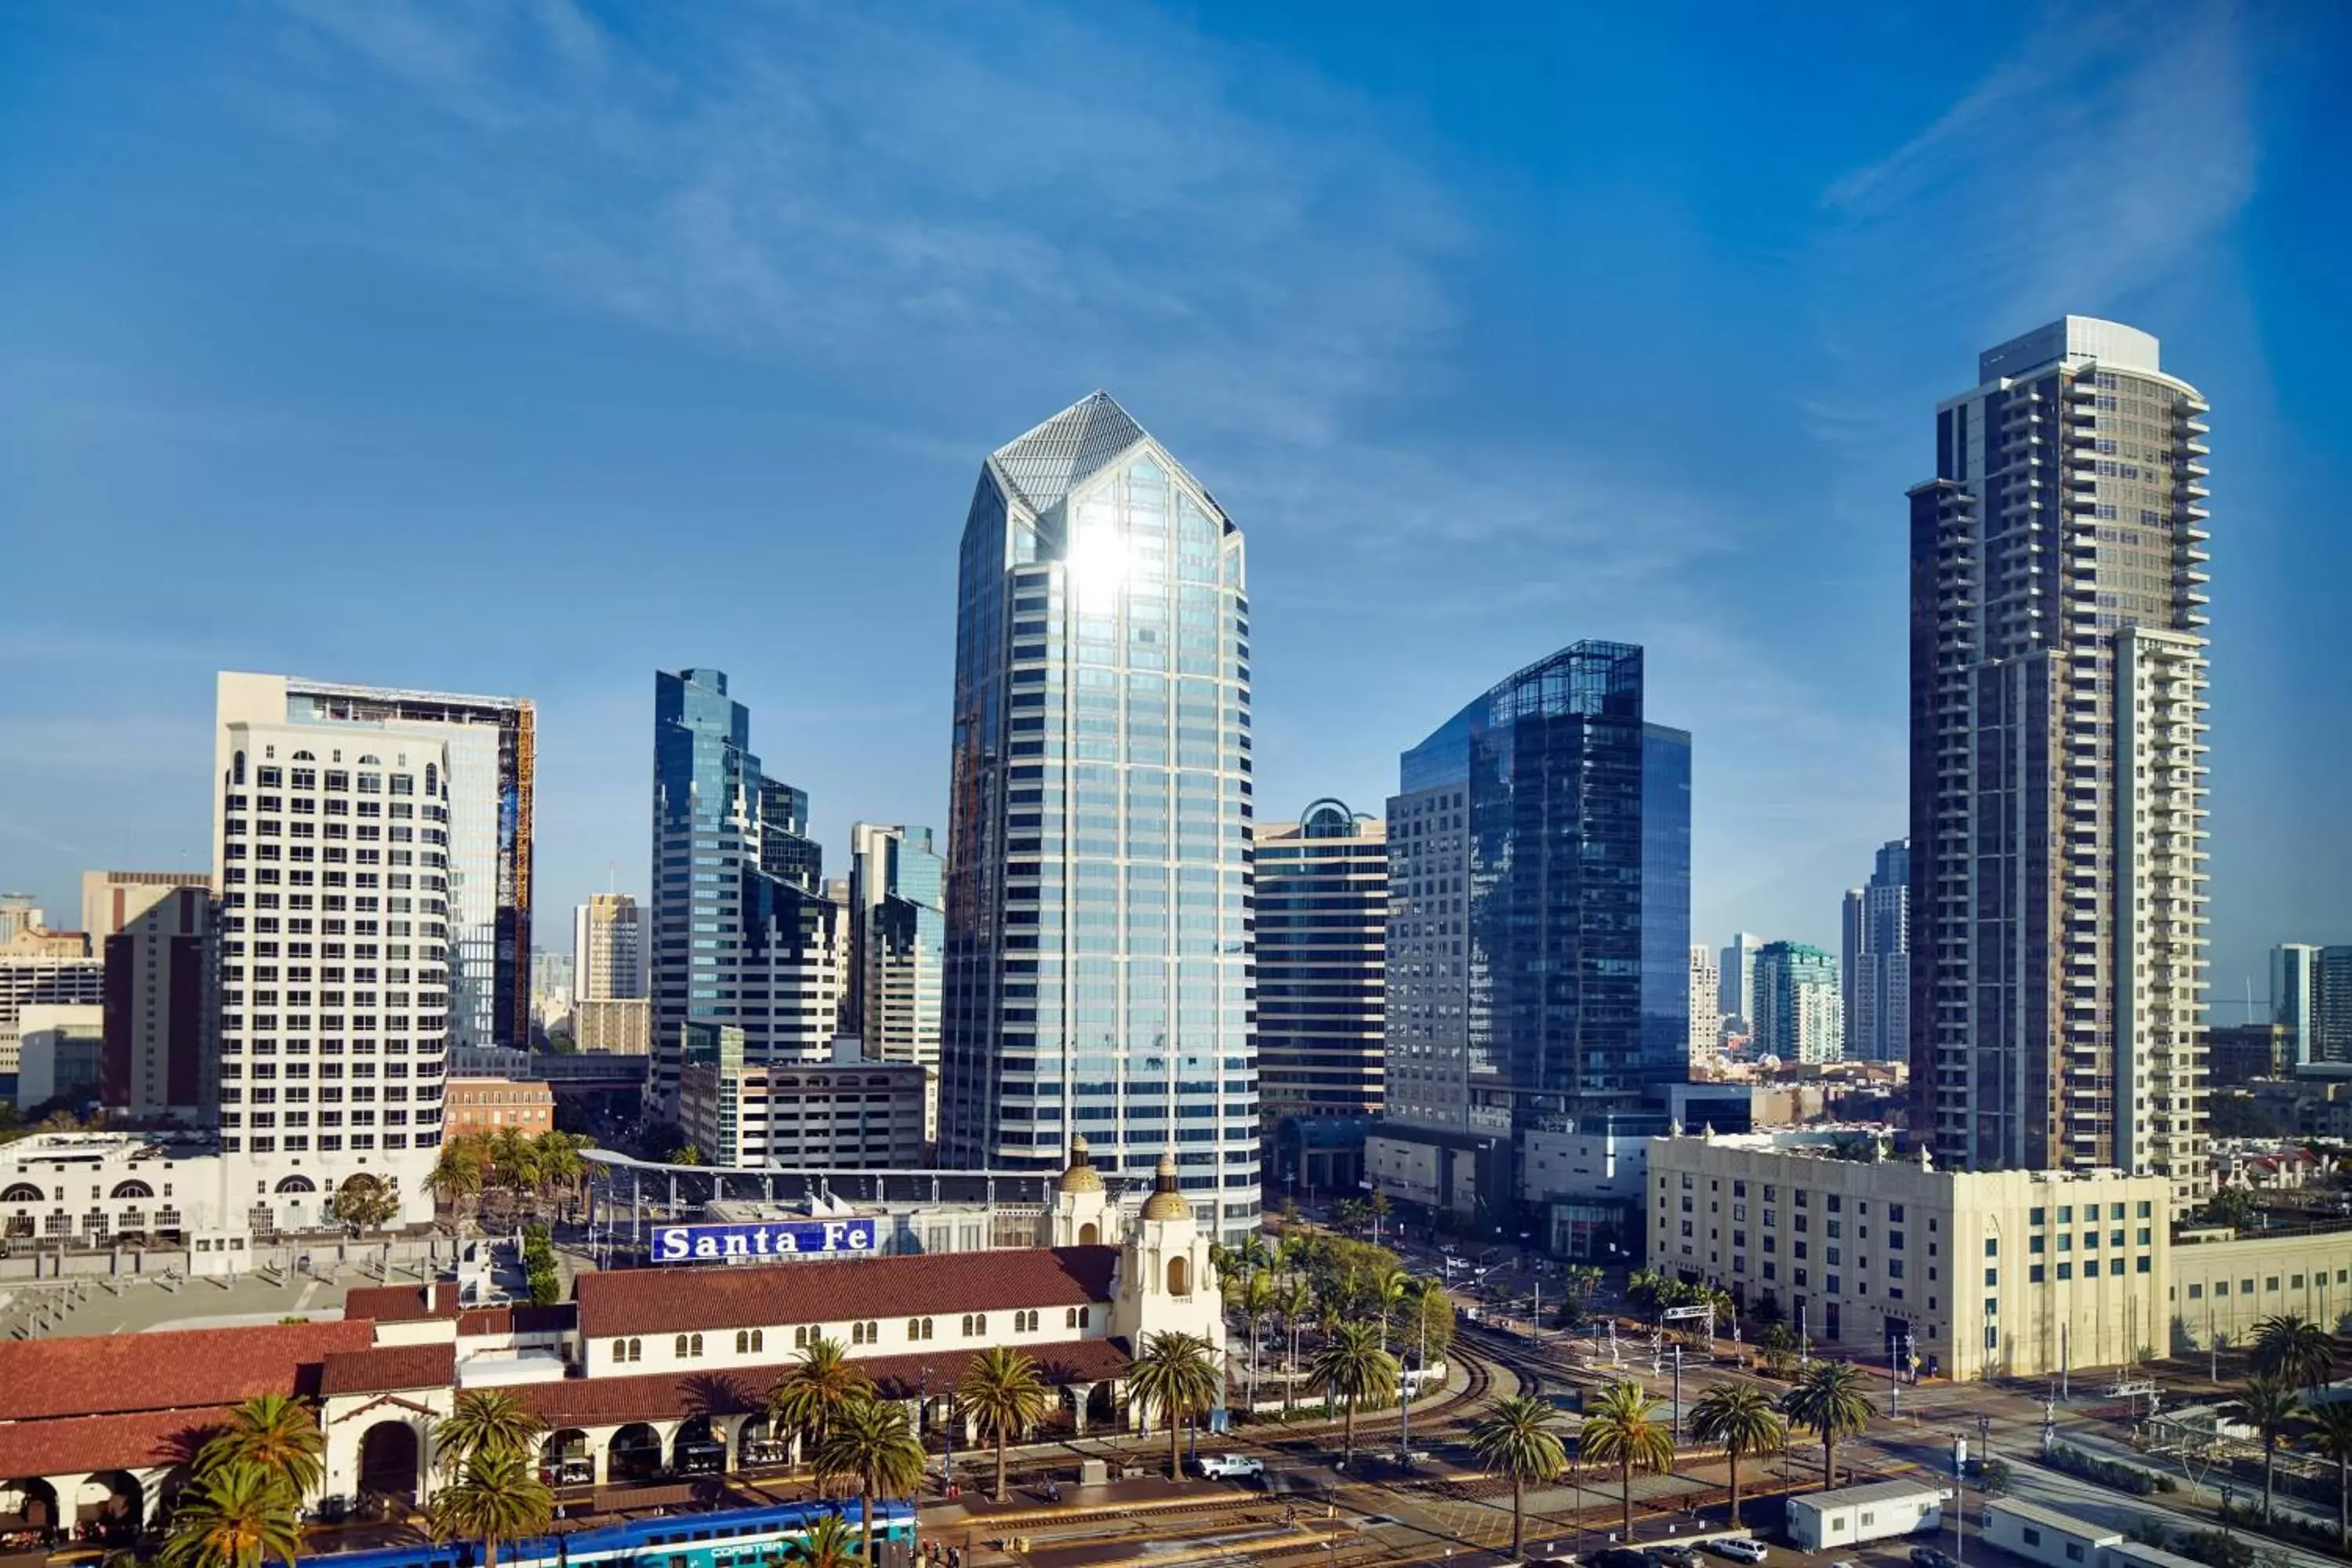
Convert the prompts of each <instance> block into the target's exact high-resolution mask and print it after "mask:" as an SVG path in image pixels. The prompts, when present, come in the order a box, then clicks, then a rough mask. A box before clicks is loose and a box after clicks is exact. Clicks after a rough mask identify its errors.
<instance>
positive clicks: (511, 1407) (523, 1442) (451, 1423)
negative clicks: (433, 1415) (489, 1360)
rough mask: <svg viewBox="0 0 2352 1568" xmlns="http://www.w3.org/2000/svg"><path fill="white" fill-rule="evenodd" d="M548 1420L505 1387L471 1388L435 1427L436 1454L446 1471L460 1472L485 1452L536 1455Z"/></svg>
mask: <svg viewBox="0 0 2352 1568" xmlns="http://www.w3.org/2000/svg"><path fill="white" fill-rule="evenodd" d="M544 1436H547V1423H546V1422H544V1421H541V1419H540V1418H539V1417H538V1416H536V1415H532V1414H531V1413H530V1411H528V1410H526V1409H524V1408H523V1407H522V1405H520V1404H519V1403H517V1402H516V1400H515V1397H514V1395H512V1394H508V1393H506V1392H505V1391H504V1390H502V1389H496V1388H469V1389H467V1390H465V1391H464V1392H463V1393H461V1394H458V1395H457V1405H456V1406H455V1408H453V1409H452V1410H451V1411H450V1413H449V1414H448V1415H445V1416H443V1417H442V1418H441V1420H440V1421H438V1422H437V1423H436V1424H435V1426H434V1427H433V1449H434V1454H435V1457H436V1460H437V1462H438V1463H439V1465H440V1467H441V1468H442V1470H443V1472H444V1473H445V1474H451V1475H454V1474H456V1473H457V1471H458V1470H461V1469H463V1468H465V1467H466V1466H467V1464H468V1463H469V1462H471V1461H472V1460H474V1459H477V1458H481V1457H482V1456H483V1455H485V1454H519V1455H521V1456H522V1457H523V1458H537V1456H538V1453H539V1442H540V1439H541V1438H542V1437H544Z"/></svg>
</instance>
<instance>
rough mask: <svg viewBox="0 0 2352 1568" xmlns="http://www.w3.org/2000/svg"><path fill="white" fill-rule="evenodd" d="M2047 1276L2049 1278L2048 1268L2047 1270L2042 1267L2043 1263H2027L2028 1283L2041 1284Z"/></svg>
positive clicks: (2026, 1279)
mask: <svg viewBox="0 0 2352 1568" xmlns="http://www.w3.org/2000/svg"><path fill="white" fill-rule="evenodd" d="M2047 1278H2048V1270H2046V1269H2045V1268H2042V1265H2041V1264H2039V1263H2029V1264H2027V1265H2026V1267H2025V1282H2026V1283H2027V1284H2028V1285H2039V1284H2041V1283H2042V1281H2043V1280H2044V1279H2047Z"/></svg>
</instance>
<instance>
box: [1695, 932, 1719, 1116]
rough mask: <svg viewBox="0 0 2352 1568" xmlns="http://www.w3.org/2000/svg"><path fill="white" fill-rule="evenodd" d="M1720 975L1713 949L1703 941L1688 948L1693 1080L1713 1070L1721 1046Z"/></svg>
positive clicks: (1703, 1076)
mask: <svg viewBox="0 0 2352 1568" xmlns="http://www.w3.org/2000/svg"><path fill="white" fill-rule="evenodd" d="M1722 995H1723V975H1722V973H1721V972H1720V971H1719V970H1718V969H1717V966H1716V960H1715V949H1713V948H1711V947H1709V946H1707V945H1706V943H1705V942H1693V943H1691V950H1690V1077H1691V1079H1692V1080H1693V1081H1694V1082H1696V1080H1697V1079H1702V1078H1705V1077H1706V1076H1707V1075H1708V1074H1709V1073H1711V1072H1713V1071H1714V1070H1715V1067H1716V1064H1717V1060H1718V1059H1719V1058H1720V1056H1721V1054H1722V1046H1723V1038H1722V1037H1723V1005H1722V1002H1721V1000H1720V998H1721V997H1722Z"/></svg>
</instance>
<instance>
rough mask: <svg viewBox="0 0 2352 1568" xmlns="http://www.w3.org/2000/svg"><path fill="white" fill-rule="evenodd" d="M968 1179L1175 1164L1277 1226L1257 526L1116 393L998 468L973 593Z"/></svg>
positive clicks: (959, 734) (973, 569)
mask: <svg viewBox="0 0 2352 1568" xmlns="http://www.w3.org/2000/svg"><path fill="white" fill-rule="evenodd" d="M957 603H958V608H957V622H956V678H955V696H954V704H953V712H954V733H953V742H952V744H953V755H952V764H951V769H950V828H949V852H948V918H947V942H948V972H947V986H946V996H945V1008H944V1024H943V1039H942V1045H941V1083H940V1094H941V1106H940V1140H941V1143H942V1145H943V1153H942V1162H943V1163H947V1164H950V1165H955V1166H962V1167H967V1168H972V1167H982V1166H1002V1167H1004V1168H1009V1169H1038V1168H1046V1167H1050V1166H1051V1165H1052V1164H1054V1163H1057V1162H1058V1161H1059V1160H1060V1159H1061V1158H1062V1154H1063V1152H1064V1151H1065V1150H1066V1149H1067V1148H1068V1147H1069V1143H1070V1140H1071V1139H1072V1138H1073V1137H1075V1136H1076V1135H1078V1134H1080V1133H1084V1134H1085V1135H1086V1137H1087V1141H1088V1142H1089V1143H1090V1145H1091V1146H1092V1149H1093V1157H1094V1161H1095V1163H1096V1164H1097V1165H1099V1166H1101V1167H1102V1168H1104V1169H1106V1170H1110V1171H1115V1172H1117V1173H1120V1174H1122V1175H1124V1174H1128V1173H1132V1172H1138V1171H1140V1170H1143V1169H1145V1168H1147V1167H1149V1166H1150V1165H1152V1164H1153V1163H1156V1161H1157V1158H1158V1155H1159V1152H1160V1151H1161V1150H1162V1149H1166V1148H1170V1147H1173V1148H1174V1149H1175V1150H1176V1154H1175V1160H1176V1166H1177V1173H1176V1174H1175V1176H1174V1178H1173V1180H1174V1182H1175V1184H1176V1187H1177V1190H1178V1191H1179V1192H1181V1194H1182V1196H1183V1198H1184V1200H1185V1201H1186V1202H1187V1203H1189V1204H1190V1205H1192V1207H1193V1209H1194V1211H1195V1213H1196V1215H1197V1216H1198V1217H1199V1219H1200V1221H1201V1222H1202V1227H1203V1229H1204V1231H1206V1232H1208V1233H1209V1234H1212V1235H1218V1236H1222V1237H1223V1238H1224V1239H1226V1240H1229V1241H1230V1240H1238V1239H1239V1238H1240V1237H1242V1236H1243V1235H1244V1234H1246V1233H1247V1232H1248V1231H1250V1230H1252V1229H1254V1228H1255V1226H1256V1224H1257V1216H1258V1213H1259V1207H1258V1203H1259V1194H1258V1115H1257V1109H1258V1108H1257V1060H1256V1052H1255V1040H1254V1032H1253V1018H1252V1014H1251V1003H1252V997H1251V981H1252V973H1251V964H1252V952H1251V931H1250V896H1251V864H1250V858H1249V831H1250V821H1251V817H1252V815H1253V814H1252V809H1251V800H1250V787H1251V786H1250V739H1249V734H1250V674H1249V605H1248V600H1247V597H1246V590H1245V584H1244V559H1243V541H1242V534H1241V531H1240V530H1239V529H1238V528H1237V527H1235V526H1234V523H1233V521H1231V520H1230V519H1228V518H1227V517H1226V516H1225V515H1224V513H1223V511H1222V510H1219V508H1218V506H1217V504H1216V502H1215V501H1214V500H1213V499H1211V497H1210V495H1209V493H1208V491H1207V490H1205V489H1202V487H1201V485H1200V484H1199V482H1198V481H1197V480H1195V479H1193V478H1192V475H1190V474H1189V473H1187V472H1186V471H1185V470H1184V468H1183V467H1182V466H1181V464H1179V463H1178V462H1177V461H1176V459H1175V458H1173V457H1172V456H1171V455H1170V454H1169V452H1168V451H1167V449H1166V448H1165V447H1161V446H1160V444H1159V443H1158V442H1157V441H1155V440H1154V439H1152V437H1150V435H1148V434H1147V433H1146V432H1145V431H1144V430H1143V429H1142V428H1141V427H1140V426H1138V425H1137V424H1136V423H1135V422H1134V421H1133V420H1132V419H1130V418H1129V416H1128V415H1127V413H1126V411H1125V410H1123V409H1121V408H1120V407H1119V406H1118V404H1117V403H1115V402H1114V401H1112V400H1111V398H1110V397H1109V396H1108V395H1107V394H1103V393H1097V394H1094V395H1091V396H1089V397H1087V398H1086V399H1084V400H1083V401H1081V402H1079V403H1078V404H1076V405H1073V406H1072V407H1070V408H1068V409H1066V410H1065V411H1064V412H1062V413H1061V414H1058V415H1056V416H1054V417H1053V418H1052V419H1049V420H1047V421H1046V422H1045V424H1043V425H1040V426H1037V427H1036V428H1035V429H1034V430H1031V431H1030V432H1028V433H1027V434H1026V435H1024V436H1023V437H1020V438H1019V439H1017V440H1015V441H1013V442H1012V443H1010V444H1008V445H1007V446H1004V447H1000V448H999V449H998V450H997V451H995V452H994V453H992V454H991V455H990V457H989V458H988V460H987V461H986V463H985V464H983V465H982V471H981V477H980V481H979V485H978V488H977V490H976V492H975V494H974V496H973V498H972V502H971V510H970V513H969V515H968V516H967V518H966V521H965V524H964V531H963V541H962V553H961V566H960V571H959V584H958V602H957Z"/></svg>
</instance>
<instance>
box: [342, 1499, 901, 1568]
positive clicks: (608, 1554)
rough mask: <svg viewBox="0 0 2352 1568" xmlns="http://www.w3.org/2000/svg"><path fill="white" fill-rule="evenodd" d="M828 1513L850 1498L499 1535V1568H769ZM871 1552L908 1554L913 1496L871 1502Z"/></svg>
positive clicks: (445, 1557)
mask: <svg viewBox="0 0 2352 1568" xmlns="http://www.w3.org/2000/svg"><path fill="white" fill-rule="evenodd" d="M832 1514H841V1515H843V1516H845V1518H846V1519H847V1520H848V1521H849V1522H850V1523H851V1525H852V1526H855V1525H856V1522H857V1503H856V1500H849V1501H846V1502H804V1503H779V1504H776V1505H774V1506H772V1507H768V1508H732V1509H719V1510H712V1511H710V1512H708V1513H674V1514H666V1515H664V1516H662V1517H661V1518H658V1519H635V1520H628V1521H623V1522H621V1523H618V1524H603V1525H596V1526H594V1527H593V1528H591V1529H587V1530H576V1531H571V1532H570V1533H568V1534H564V1535H543V1536H536V1537H533V1538H531V1539H530V1540H525V1541H510V1542H509V1541H502V1542H499V1568H774V1565H775V1564H778V1563H785V1562H789V1561H790V1560H791V1559H792V1558H793V1557H794V1556H795V1555H796V1554H797V1553H796V1552H795V1549H796V1548H797V1547H798V1546H799V1545H800V1543H801V1542H803V1541H805V1540H806V1539H807V1538H808V1532H809V1531H810V1529H811V1528H812V1527H813V1526H814V1525H815V1523H816V1522H817V1521H819V1520H822V1519H824V1518H826V1517H827V1516H829V1515H832ZM874 1533H875V1536H876V1537H877V1540H878V1542H879V1543H880V1550H879V1551H878V1552H877V1553H876V1554H875V1555H876V1558H877V1561H879V1562H880V1563H886V1564H887V1563H906V1562H909V1561H911V1560H912V1556H913V1552H914V1548H915V1508H914V1505H913V1504H912V1503H908V1502H898V1501H885V1500H880V1499H877V1500H876V1501H875V1504H874ZM480 1555H481V1543H480V1542H474V1541H451V1542H441V1543H438V1544H436V1543H435V1542H417V1543H416V1544H415V1545H412V1546H380V1547H375V1548H372V1549H370V1550H368V1551H365V1552H326V1553H320V1554H315V1555H305V1556H304V1557H302V1558H301V1559H300V1561H299V1565H298V1568H476V1560H477V1559H478V1557H479V1556H480Z"/></svg>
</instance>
